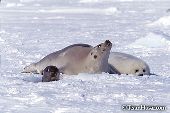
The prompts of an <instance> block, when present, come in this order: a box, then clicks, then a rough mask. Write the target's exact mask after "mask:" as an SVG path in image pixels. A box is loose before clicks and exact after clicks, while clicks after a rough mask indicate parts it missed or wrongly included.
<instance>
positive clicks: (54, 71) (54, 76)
mask: <svg viewBox="0 0 170 113" xmlns="http://www.w3.org/2000/svg"><path fill="white" fill-rule="evenodd" d="M42 74H43V77H42V82H50V81H58V80H59V79H60V72H59V70H58V68H57V67H56V66H47V67H46V68H45V69H44V70H43V72H42Z"/></svg>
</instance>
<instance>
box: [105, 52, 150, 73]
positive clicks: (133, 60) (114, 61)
mask: <svg viewBox="0 0 170 113" xmlns="http://www.w3.org/2000/svg"><path fill="white" fill-rule="evenodd" d="M108 62H109V64H110V65H112V66H113V67H115V68H116V70H117V71H119V72H120V73H121V74H127V75H128V74H133V75H138V76H143V75H151V73H150V68H149V66H148V64H147V63H146V62H145V61H143V60H141V59H139V58H137V57H135V56H132V55H129V54H126V53H120V52H111V53H110V56H109V59H108Z"/></svg>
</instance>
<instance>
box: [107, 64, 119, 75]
mask: <svg viewBox="0 0 170 113" xmlns="http://www.w3.org/2000/svg"><path fill="white" fill-rule="evenodd" d="M109 74H118V75H121V73H120V72H119V71H118V70H117V69H116V68H115V67H113V66H112V65H111V64H109Z"/></svg>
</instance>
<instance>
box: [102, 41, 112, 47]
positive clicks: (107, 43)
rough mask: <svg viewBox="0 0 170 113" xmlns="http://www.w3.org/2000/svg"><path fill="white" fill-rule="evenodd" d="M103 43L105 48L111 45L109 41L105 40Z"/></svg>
mask: <svg viewBox="0 0 170 113" xmlns="http://www.w3.org/2000/svg"><path fill="white" fill-rule="evenodd" d="M104 43H105V44H106V45H107V46H110V45H112V43H111V42H110V41H109V40H106V41H105V42H104Z"/></svg>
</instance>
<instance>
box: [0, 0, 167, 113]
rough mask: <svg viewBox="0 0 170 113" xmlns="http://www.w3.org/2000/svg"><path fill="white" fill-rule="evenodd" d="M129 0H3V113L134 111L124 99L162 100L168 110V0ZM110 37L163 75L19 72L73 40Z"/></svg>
mask: <svg viewBox="0 0 170 113" xmlns="http://www.w3.org/2000/svg"><path fill="white" fill-rule="evenodd" d="M128 1H129V0H116V2H115V1H113V0H87V2H86V1H85V0H56V1H55V0H8V1H3V0H1V2H2V4H1V7H0V23H1V24H0V72H1V74H0V75H1V76H0V80H1V81H0V113H113V112H114V113H122V112H126V113H131V111H122V110H121V107H122V105H126V104H128V105H129V104H132V105H141V104H144V105H163V106H166V107H167V110H166V111H163V113H169V112H170V109H169V108H170V89H169V87H170V75H169V74H170V25H169V21H168V20H169V13H168V12H166V11H167V9H169V8H170V7H169V4H170V2H169V1H161V2H160V0H152V2H150V1H149V0H146V1H147V3H146V2H145V0H130V1H129V2H128ZM105 40H110V41H111V42H112V43H113V47H112V51H116V52H124V53H128V54H132V55H134V56H137V57H139V58H141V59H143V60H144V61H146V62H147V63H148V64H149V66H150V68H151V72H152V73H155V74H157V75H158V76H143V77H138V76H133V75H129V76H126V75H114V74H107V73H102V74H85V73H81V74H79V75H73V76H69V75H62V77H61V80H59V81H54V82H48V83H42V82H41V79H42V78H41V77H42V76H41V75H36V74H23V73H21V71H22V70H23V68H24V67H25V66H26V65H28V64H30V63H32V62H36V61H39V60H40V59H41V58H43V57H44V56H46V55H47V54H49V53H51V52H54V51H57V50H59V49H62V48H64V47H66V46H68V45H70V44H75V43H87V44H91V45H94V46H95V45H97V44H99V43H101V42H104V41H105ZM156 112H157V111H156ZM144 113H150V111H144Z"/></svg>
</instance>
